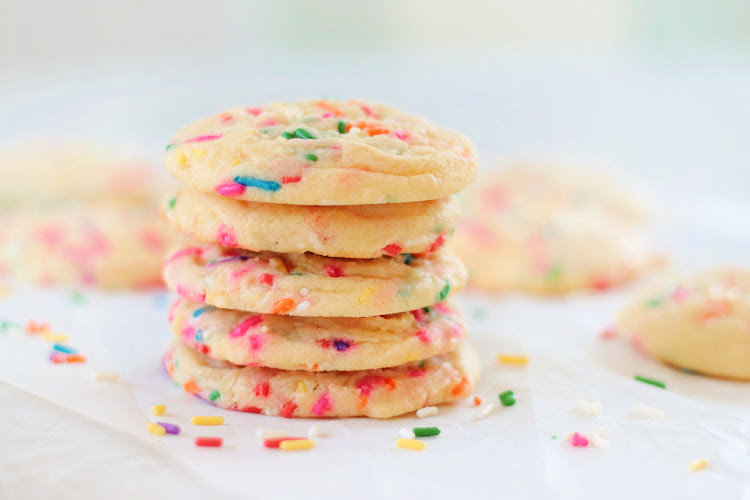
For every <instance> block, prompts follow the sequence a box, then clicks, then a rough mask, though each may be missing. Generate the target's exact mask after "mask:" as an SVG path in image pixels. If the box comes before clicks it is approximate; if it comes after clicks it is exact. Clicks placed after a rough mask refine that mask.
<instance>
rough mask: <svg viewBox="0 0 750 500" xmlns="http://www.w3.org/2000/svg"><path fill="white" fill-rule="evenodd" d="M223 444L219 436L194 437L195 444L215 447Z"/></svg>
mask: <svg viewBox="0 0 750 500" xmlns="http://www.w3.org/2000/svg"><path fill="white" fill-rule="evenodd" d="M222 444H224V440H223V439H221V438H220V437H197V438H195V446H206V447H212V448H216V447H219V446H221V445H222Z"/></svg>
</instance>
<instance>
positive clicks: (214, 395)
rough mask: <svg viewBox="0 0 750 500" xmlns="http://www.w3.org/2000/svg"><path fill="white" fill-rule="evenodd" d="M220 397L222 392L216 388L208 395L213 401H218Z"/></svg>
mask: <svg viewBox="0 0 750 500" xmlns="http://www.w3.org/2000/svg"><path fill="white" fill-rule="evenodd" d="M220 397H221V393H220V392H219V391H217V390H216V389H214V390H213V391H211V394H209V395H208V399H210V400H211V401H216V400H217V399H219V398H220Z"/></svg>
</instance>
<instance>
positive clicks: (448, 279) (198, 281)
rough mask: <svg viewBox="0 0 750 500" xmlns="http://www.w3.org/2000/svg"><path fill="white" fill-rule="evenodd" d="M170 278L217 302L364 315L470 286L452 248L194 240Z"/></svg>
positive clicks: (170, 263) (174, 262)
mask: <svg viewBox="0 0 750 500" xmlns="http://www.w3.org/2000/svg"><path fill="white" fill-rule="evenodd" d="M164 279H165V281H166V282H167V286H169V288H170V289H171V290H174V291H175V292H177V293H178V294H179V295H181V296H182V297H185V298H186V299H189V300H193V301H195V302H205V303H208V304H211V305H214V306H217V307H222V308H228V309H240V310H243V311H251V312H256V313H264V314H288V315H291V316H326V317H330V316H339V317H364V316H376V315H379V314H392V313H397V312H404V311H410V310H412V309H417V308H420V307H425V306H429V305H432V304H435V303H437V302H441V301H443V300H444V299H445V298H446V297H448V296H449V295H450V294H452V293H454V292H456V291H458V290H460V289H461V288H463V286H464V284H465V281H466V270H465V269H464V267H463V264H461V261H459V260H458V259H457V258H456V257H455V256H454V255H453V254H451V253H449V252H446V251H440V252H434V253H431V254H426V255H424V256H419V257H418V256H413V255H411V254H401V255H398V256H396V257H379V258H377V259H335V258H329V257H322V256H320V255H315V254H312V253H304V254H294V253H273V252H251V251H249V250H241V249H236V248H228V247H222V246H219V245H216V244H207V245H202V246H188V247H183V248H181V249H179V250H178V251H177V252H175V253H174V254H173V255H172V256H171V257H170V258H169V259H168V260H167V262H166V264H165V265H164Z"/></svg>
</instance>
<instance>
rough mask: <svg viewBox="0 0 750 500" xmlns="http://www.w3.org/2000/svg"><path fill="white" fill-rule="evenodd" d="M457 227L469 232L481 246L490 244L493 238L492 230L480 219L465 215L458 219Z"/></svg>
mask: <svg viewBox="0 0 750 500" xmlns="http://www.w3.org/2000/svg"><path fill="white" fill-rule="evenodd" d="M458 224H459V227H460V228H461V229H463V230H465V231H468V232H469V233H470V234H471V237H472V238H473V239H474V241H476V242H477V243H479V244H480V245H481V246H485V247H488V246H491V245H492V241H493V240H494V235H493V234H492V230H490V229H489V228H488V227H487V226H485V225H484V224H483V223H482V222H481V221H480V220H478V219H473V218H471V217H466V218H464V219H462V220H461V221H459V223H458Z"/></svg>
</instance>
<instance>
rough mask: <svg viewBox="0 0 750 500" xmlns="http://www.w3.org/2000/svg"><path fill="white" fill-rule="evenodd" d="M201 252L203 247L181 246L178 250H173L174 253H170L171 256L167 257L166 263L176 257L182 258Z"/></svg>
mask: <svg viewBox="0 0 750 500" xmlns="http://www.w3.org/2000/svg"><path fill="white" fill-rule="evenodd" d="M202 253H203V249H202V248H200V247H188V248H183V249H182V250H179V251H178V252H175V253H174V254H172V256H171V257H170V258H169V259H167V264H169V263H170V262H172V261H175V260H177V259H182V258H183V257H193V256H196V257H197V256H199V255H200V254H202Z"/></svg>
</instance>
